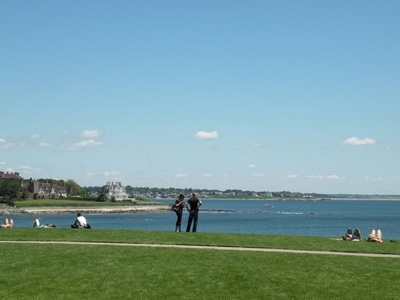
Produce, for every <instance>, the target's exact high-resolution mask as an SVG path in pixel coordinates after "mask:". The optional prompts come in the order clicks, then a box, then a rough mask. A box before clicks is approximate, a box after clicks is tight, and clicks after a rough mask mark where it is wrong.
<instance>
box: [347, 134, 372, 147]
mask: <svg viewBox="0 0 400 300" xmlns="http://www.w3.org/2000/svg"><path fill="white" fill-rule="evenodd" d="M373 144H376V140H374V139H371V138H365V139H359V138H358V137H355V136H354V137H350V138H348V139H346V140H345V141H344V142H343V145H346V146H363V145H373Z"/></svg>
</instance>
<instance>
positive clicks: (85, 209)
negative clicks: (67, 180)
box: [0, 205, 169, 215]
mask: <svg viewBox="0 0 400 300" xmlns="http://www.w3.org/2000/svg"><path fill="white" fill-rule="evenodd" d="M160 211H169V207H168V206H166V205H137V206H102V207H99V206H93V207H90V206H80V207H79V206H77V207H26V208H18V209H15V208H11V207H9V208H3V209H2V211H1V212H0V214H6V215H7V214H30V215H46V214H52V215H54V214H71V213H78V212H81V213H86V214H109V213H143V212H160Z"/></svg>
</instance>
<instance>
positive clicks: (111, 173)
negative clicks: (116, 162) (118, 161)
mask: <svg viewBox="0 0 400 300" xmlns="http://www.w3.org/2000/svg"><path fill="white" fill-rule="evenodd" d="M120 174H121V173H120V172H118V171H105V172H103V175H104V176H105V177H116V176H119V175H120Z"/></svg>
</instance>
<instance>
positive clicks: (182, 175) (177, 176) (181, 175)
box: [174, 174, 189, 178]
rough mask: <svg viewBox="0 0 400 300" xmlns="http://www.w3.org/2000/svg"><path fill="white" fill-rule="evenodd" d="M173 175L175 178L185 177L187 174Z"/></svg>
mask: <svg viewBox="0 0 400 300" xmlns="http://www.w3.org/2000/svg"><path fill="white" fill-rule="evenodd" d="M174 177H175V178H187V177H189V176H188V175H187V174H175V175H174Z"/></svg>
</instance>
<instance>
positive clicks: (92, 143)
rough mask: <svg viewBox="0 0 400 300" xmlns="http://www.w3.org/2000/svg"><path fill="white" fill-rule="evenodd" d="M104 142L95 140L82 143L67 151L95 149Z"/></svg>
mask: <svg viewBox="0 0 400 300" xmlns="http://www.w3.org/2000/svg"><path fill="white" fill-rule="evenodd" d="M104 144H105V142H98V141H95V140H87V141H82V142H80V143H76V144H74V145H72V146H71V147H68V148H67V151H71V152H72V151H81V150H84V149H87V148H95V147H99V146H102V145H104Z"/></svg>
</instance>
